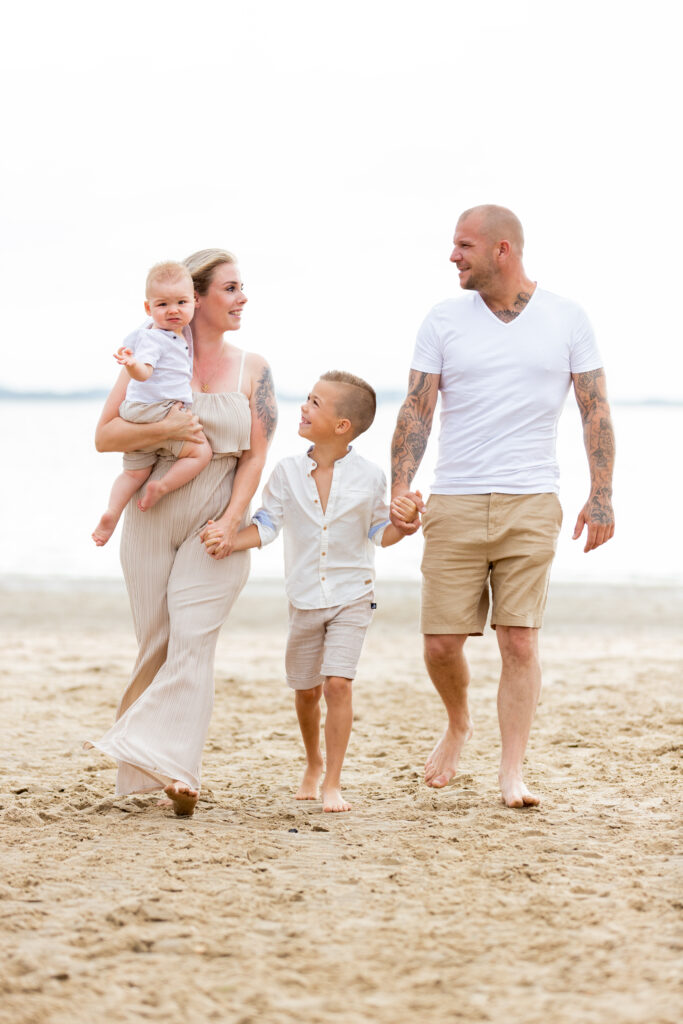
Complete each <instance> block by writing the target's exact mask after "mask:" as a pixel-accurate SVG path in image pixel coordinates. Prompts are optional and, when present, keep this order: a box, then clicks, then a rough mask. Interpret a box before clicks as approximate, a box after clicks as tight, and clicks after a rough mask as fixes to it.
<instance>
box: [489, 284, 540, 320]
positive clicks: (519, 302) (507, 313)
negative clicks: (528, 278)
mask: <svg viewBox="0 0 683 1024" xmlns="http://www.w3.org/2000/svg"><path fill="white" fill-rule="evenodd" d="M530 298H531V292H519V293H518V294H517V298H516V299H515V301H514V302H513V306H514V307H515V308H514V309H494V310H493V312H494V313H495V315H496V316H497V317H498V319H499V320H502V321H503V323H506V324H509V323H510V321H511V320H514V319H515V318H516V317H518V316H519V314H520V313H521V312H522V310H524V309H525V308H526V304H527V302H528V301H529V299H530Z"/></svg>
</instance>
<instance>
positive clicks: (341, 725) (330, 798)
mask: <svg viewBox="0 0 683 1024" xmlns="http://www.w3.org/2000/svg"><path fill="white" fill-rule="evenodd" d="M352 686H353V680H352V679H345V678H344V677H342V676H326V678H325V683H324V685H323V692H324V694H325V703H326V704H327V716H326V718H325V755H326V758H327V768H326V771H325V778H324V779H323V784H322V796H323V811H350V810H351V804H348V803H347V802H346V800H344V798H343V796H342V791H341V770H342V766H343V764H344V755H345V754H346V748H347V747H348V745H349V737H350V736H351V726H352V724H353V707H352V702H351V690H352Z"/></svg>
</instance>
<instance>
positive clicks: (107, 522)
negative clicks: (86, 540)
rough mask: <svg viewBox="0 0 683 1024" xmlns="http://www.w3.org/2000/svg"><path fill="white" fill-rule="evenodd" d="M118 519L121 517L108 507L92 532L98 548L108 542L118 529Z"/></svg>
mask: <svg viewBox="0 0 683 1024" xmlns="http://www.w3.org/2000/svg"><path fill="white" fill-rule="evenodd" d="M118 521H119V517H118V516H115V515H114V513H113V512H110V511H109V509H107V511H106V512H105V513H104V515H103V516H102V518H101V519H100V521H99V523H98V524H97V526H96V527H95V529H94V530H93V534H92V539H93V540H94V541H95V543H96V544H97V546H98V548H101V547H103V546H104V545H105V544H106V543H107V541H108V540H109V538H110V537H111V535H112V533H113V532H114V530H115V529H116V524H117V523H118Z"/></svg>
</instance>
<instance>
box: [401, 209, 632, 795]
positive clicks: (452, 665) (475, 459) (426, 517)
mask: <svg viewBox="0 0 683 1024" xmlns="http://www.w3.org/2000/svg"><path fill="white" fill-rule="evenodd" d="M523 248H524V233H523V231H522V225H521V224H520V222H519V220H518V218H517V217H516V216H515V214H514V213H512V211H511V210H507V209H505V208H504V207H501V206H476V207H474V208H473V209H471V210H466V211H465V212H464V213H463V214H462V215H461V217H460V219H459V220H458V223H457V226H456V229H455V236H454V239H453V252H452V254H451V262H452V263H454V264H455V266H456V268H457V270H458V275H459V278H460V287H461V288H462V289H463V290H464V292H465V295H462V296H460V297H458V298H455V299H447V300H446V301H445V302H442V303H440V304H439V305H438V306H435V307H434V309H432V311H431V312H430V313H429V315H428V316H427V318H426V320H425V321H424V323H423V324H422V327H421V328H420V330H419V333H418V336H417V342H416V345H415V351H414V354H413V359H412V364H411V367H412V368H411V370H410V377H409V384H408V395H407V397H406V400H405V402H404V403H403V406H402V407H401V411H400V413H399V415H398V421H397V424H396V430H395V433H394V438H393V443H392V498H395V497H398V496H401V495H405V494H407V495H409V496H410V497H411V498H412V499H413V500H414V501H415V502H416V503H417V505H418V507H419V509H420V510H421V512H422V525H423V530H424V557H423V561H422V575H423V586H422V615H421V628H422V632H423V634H424V656H425V664H426V666H427V671H428V673H429V676H430V678H431V680H432V682H433V684H434V686H435V687H436V689H437V691H438V693H439V695H440V696H441V699H442V700H443V703H444V705H445V708H446V712H447V716H448V723H447V726H446V730H445V732H444V733H443V735H442V736H441V738H440V739H439V741H438V742H437V744H436V746H435V747H434V749H433V751H432V752H431V754H430V755H429V758H428V759H427V763H426V766H425V782H426V783H427V785H428V786H432V787H434V788H436V789H439V788H442V787H443V786H445V785H447V784H448V782H449V781H450V780H451V779H452V778H453V776H454V775H455V774H456V771H457V766H458V761H459V758H460V754H461V751H462V748H463V746H464V744H465V743H466V741H467V740H468V739H469V737H470V736H471V734H472V722H471V719H470V713H469V705H468V698H467V691H468V685H469V680H470V673H469V667H468V663H467V659H466V657H465V653H464V646H465V641H466V640H467V638H468V636H480V635H481V634H482V632H483V630H484V626H485V623H486V620H487V616H488V608H489V603H490V604H491V609H492V610H491V625H492V627H493V628H494V629H495V631H496V638H497V640H498V647H499V650H500V654H501V661H502V667H501V675H500V684H499V689H498V718H499V723H500V733H501V760H500V772H499V781H500V788H501V794H502V799H503V802H504V803H505V804H506V805H507V806H509V807H523V806H525V805H530V804H537V803H538V802H539V797H538V796H537V795H536V794H535V793H532V792H531V791H530V790H529V789H528V788H527V786H526V785H525V782H524V777H523V762H524V754H525V751H526V746H527V741H528V739H529V733H530V730H531V723H532V721H533V717H534V712H535V710H536V704H537V701H538V696H539V693H540V689H541V668H540V664H539V657H538V631H539V629H540V627H541V624H542V620H543V611H544V608H545V601H546V594H547V590H548V580H549V576H550V567H551V564H552V560H553V557H554V554H555V548H556V544H557V537H558V534H559V530H560V525H561V522H562V510H561V508H560V503H559V499H558V490H559V470H558V465H557V461H556V457H555V436H556V427H557V420H558V418H559V415H560V412H561V411H562V407H563V405H564V401H565V398H566V395H567V392H568V390H569V388H570V386H571V385H573V387H574V394H575V396H576V401H577V402H578V405H579V409H580V410H581V416H582V419H583V428H584V443H585V447H586V452H587V455H588V464H589V468H590V481H591V485H590V494H589V496H588V500H587V502H586V504H585V505H584V506H583V508H582V509H581V511H580V512H579V515H578V518H577V521H576V526H575V529H574V539H577V538H579V537H580V536H581V534H582V533H583V531H584V529H586V530H587V534H586V543H585V547H584V551H593V550H594V549H595V548H597V547H599V546H600V545H601V544H604V543H605V542H606V541H608V540H609V539H610V538H611V537H612V535H613V533H614V514H613V511H612V467H613V462H614V436H613V432H612V424H611V418H610V410H609V406H608V403H607V394H606V388H605V374H604V371H603V369H602V365H601V359H600V355H599V352H598V349H597V346H596V343H595V338H594V335H593V331H592V328H591V326H590V323H589V322H588V319H587V318H586V315H585V314H584V312H583V310H582V309H581V308H580V307H579V306H577V305H576V303H574V302H572V301H571V300H569V299H565V298H561V297H560V296H558V295H554V294H552V293H551V292H547V291H545V290H543V289H541V288H538V287H537V285H536V283H535V282H534V281H532V280H531V279H530V278H529V277H527V275H526V273H525V271H524V266H523V263H522V254H523ZM439 393H441V432H440V436H439V455H438V461H437V467H436V475H435V479H434V482H433V485H432V489H431V495H430V497H429V500H428V502H427V504H426V506H424V505H423V504H422V501H421V498H420V496H419V494H418V493H417V492H412V491H411V484H412V481H413V479H414V476H415V473H416V471H417V468H418V466H419V465H420V462H421V460H422V456H423V455H424V452H425V448H426V447H427V440H428V438H429V434H430V431H431V427H432V419H433V415H434V409H435V406H436V400H437V397H438V395H439ZM392 521H393V522H394V523H395V525H396V526H398V527H399V529H402V530H403V531H404V532H406V533H408V532H413V531H414V530H416V529H417V528H418V525H419V520H415V521H414V522H413V523H407V522H405V517H404V515H403V513H402V512H401V511H400V509H399V508H398V506H396V505H392ZM489 592H490V598H489Z"/></svg>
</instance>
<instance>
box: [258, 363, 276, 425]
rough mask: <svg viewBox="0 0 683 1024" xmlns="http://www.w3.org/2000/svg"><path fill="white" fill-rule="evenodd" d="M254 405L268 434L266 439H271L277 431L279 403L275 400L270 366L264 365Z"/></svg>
mask: <svg viewBox="0 0 683 1024" xmlns="http://www.w3.org/2000/svg"><path fill="white" fill-rule="evenodd" d="M254 406H255V409H256V415H257V416H258V418H259V420H260V421H261V424H262V426H263V433H264V434H265V435H266V439H267V440H268V441H270V439H271V438H272V436H273V434H274V433H275V426H276V424H277V403H276V401H275V388H274V387H273V375H272V373H271V372H270V367H269V366H266V367H264V370H263V373H262V374H261V376H260V378H259V381H258V384H257V385H256V391H255V393H254Z"/></svg>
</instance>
